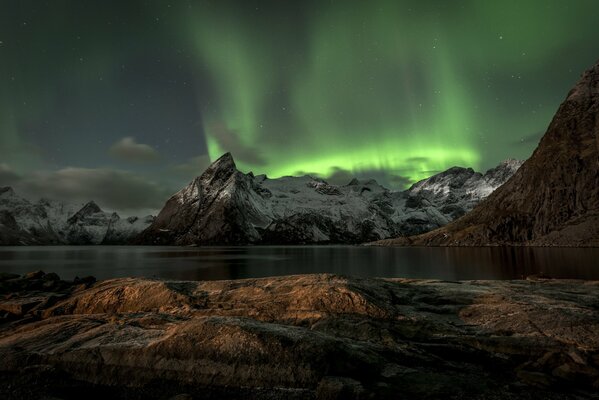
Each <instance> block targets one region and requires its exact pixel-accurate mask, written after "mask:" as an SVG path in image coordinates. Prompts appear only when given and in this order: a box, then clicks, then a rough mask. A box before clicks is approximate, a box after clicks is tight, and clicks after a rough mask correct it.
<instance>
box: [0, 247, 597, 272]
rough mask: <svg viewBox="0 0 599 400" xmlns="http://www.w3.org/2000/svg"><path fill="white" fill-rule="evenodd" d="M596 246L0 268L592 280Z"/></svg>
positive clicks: (209, 250)
mask: <svg viewBox="0 0 599 400" xmlns="http://www.w3.org/2000/svg"><path fill="white" fill-rule="evenodd" d="M598 259H599V249H571V248H500V247H494V248H489V247H480V248H418V247H415V248H369V247H359V246H296V247H283V246H278V247H277V246H273V247H270V246H268V247H191V248H190V247H133V246H80V247H76V246H56V247H0V271H4V272H14V273H19V274H22V273H25V272H28V271H32V270H37V269H42V270H45V271H48V272H49V271H54V272H57V273H58V274H59V275H60V276H62V277H64V278H65V279H71V278H73V277H75V276H84V275H94V276H96V277H97V278H99V279H106V278H114V277H124V276H145V277H156V278H166V279H186V280H205V279H208V280H214V279H239V278H255V277H266V276H275V275H291V274H307V273H320V272H328V273H335V274H345V275H354V276H361V277H404V278H428V279H445V280H462V279H519V278H522V277H525V276H528V275H533V274H540V273H542V274H545V275H549V276H552V277H555V278H574V279H599V265H598V264H599V263H597V261H596V260H598Z"/></svg>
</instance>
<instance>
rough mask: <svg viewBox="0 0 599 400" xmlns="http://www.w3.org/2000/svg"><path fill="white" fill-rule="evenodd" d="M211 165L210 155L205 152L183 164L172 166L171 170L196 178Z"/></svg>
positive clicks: (186, 176) (183, 175)
mask: <svg viewBox="0 0 599 400" xmlns="http://www.w3.org/2000/svg"><path fill="white" fill-rule="evenodd" d="M209 165H210V156H208V155H207V154H203V155H200V156H196V157H193V158H190V159H188V160H187V162H185V163H183V164H177V165H173V166H172V167H170V170H171V171H172V172H174V173H176V174H178V175H180V176H182V177H185V178H195V177H196V176H198V175H201V174H202V172H204V170H205V169H206V168H208V166H209Z"/></svg>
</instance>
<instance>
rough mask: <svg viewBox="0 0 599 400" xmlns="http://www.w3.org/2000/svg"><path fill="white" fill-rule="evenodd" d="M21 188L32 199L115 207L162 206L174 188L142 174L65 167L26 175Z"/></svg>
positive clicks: (19, 184) (119, 208)
mask: <svg viewBox="0 0 599 400" xmlns="http://www.w3.org/2000/svg"><path fill="white" fill-rule="evenodd" d="M16 186H17V190H18V192H20V193H23V194H24V195H26V196H29V197H30V198H32V199H37V198H39V197H48V198H51V199H56V200H63V201H67V202H70V203H76V202H87V201H90V200H94V201H95V202H97V203H98V204H99V205H100V206H102V207H107V208H110V209H114V210H140V209H159V208H161V207H162V206H163V205H164V201H165V200H166V199H167V198H168V197H169V195H170V194H171V190H168V189H166V188H164V186H162V185H159V184H158V183H156V182H153V181H150V180H147V179H145V178H144V177H142V176H140V175H136V174H133V173H131V172H127V171H121V170H113V169H90V168H64V169H60V170H58V171H53V172H35V173H32V174H30V175H27V176H23V177H22V178H21V179H20V181H19V182H18V184H17V185H16Z"/></svg>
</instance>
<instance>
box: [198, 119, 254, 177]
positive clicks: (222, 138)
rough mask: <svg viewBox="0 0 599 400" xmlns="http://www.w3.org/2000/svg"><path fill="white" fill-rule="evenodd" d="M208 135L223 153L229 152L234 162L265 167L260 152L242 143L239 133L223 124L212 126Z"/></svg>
mask: <svg viewBox="0 0 599 400" xmlns="http://www.w3.org/2000/svg"><path fill="white" fill-rule="evenodd" d="M210 133H211V134H212V136H213V137H214V138H215V139H216V141H217V142H218V145H219V146H220V148H221V149H222V150H223V151H229V152H231V154H233V157H234V158H235V159H236V160H239V161H242V162H246V163H248V164H252V165H255V166H262V165H266V161H265V160H264V158H263V157H262V155H261V154H260V150H258V148H256V147H254V146H250V145H247V144H245V143H243V142H242V141H241V139H240V137H239V132H236V131H234V130H231V129H229V128H228V127H227V126H226V125H225V124H224V123H222V122H220V123H216V124H213V125H212V129H211V130H210Z"/></svg>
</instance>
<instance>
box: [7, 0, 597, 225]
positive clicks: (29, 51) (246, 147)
mask: <svg viewBox="0 0 599 400" xmlns="http://www.w3.org/2000/svg"><path fill="white" fill-rule="evenodd" d="M597 21H599V2H598V1H596V0H588V1H585V0H573V1H563V0H559V1H558V0H538V1H532V0H518V1H485V0H472V1H448V0H439V1H426V0H419V1H399V0H392V1H325V0H317V1H293V2H292V1H272V2H266V1H250V0H244V1H225V0H219V1H170V2H169V1H133V0H127V1H124V0H119V1H108V0H102V1H100V0H98V1H80V0H77V1H76V0H73V1H58V0H56V1H40V0H35V1H26V0H2V1H0V185H12V186H14V187H15V189H16V190H18V191H19V192H21V193H23V194H25V195H28V196H31V197H41V196H47V197H51V198H58V199H70V200H77V201H86V200H90V199H94V200H96V201H97V202H98V203H99V204H100V205H101V206H103V207H104V208H106V209H117V210H123V211H124V213H125V214H127V213H128V212H129V213H132V212H141V211H142V210H143V211H145V210H155V209H157V208H160V207H161V205H162V204H163V202H164V200H165V199H166V198H167V197H168V196H169V195H170V194H171V193H172V192H174V191H176V190H178V189H179V188H180V187H181V186H182V185H184V184H185V183H187V182H188V181H189V180H191V179H192V178H193V177H194V176H196V175H199V174H200V173H201V172H202V170H203V169H204V168H205V167H206V166H207V165H208V163H209V162H210V160H214V159H215V158H217V157H218V156H219V155H220V154H222V153H223V152H225V151H231V152H232V153H233V156H234V158H235V159H236V161H237V164H238V166H239V167H240V169H242V170H243V171H246V172H247V171H250V170H252V171H254V173H266V174H267V175H268V176H269V177H278V176H282V175H292V174H305V173H311V174H318V175H320V176H322V177H324V178H329V179H330V180H331V181H332V182H333V183H341V184H344V183H347V182H346V181H349V179H350V177H351V176H354V175H355V176H363V177H364V176H368V177H373V178H376V179H378V180H379V181H380V182H381V183H384V184H386V185H388V186H390V187H393V188H396V189H398V188H403V187H405V186H406V185H408V184H409V183H410V182H414V181H416V180H418V179H422V178H425V177H427V176H430V175H431V174H433V173H436V172H438V171H441V170H444V169H447V168H449V167H451V166H454V165H460V166H467V167H472V168H474V169H476V170H481V171H484V170H485V169H487V168H490V167H492V166H494V165H496V164H497V163H498V162H500V161H501V160H503V159H506V158H509V157H513V158H520V159H524V158H527V157H528V156H529V155H530V154H531V152H532V150H534V148H535V147H536V145H537V143H538V140H539V138H540V137H541V135H542V133H543V132H544V130H545V129H546V127H547V125H548V124H549V122H550V120H551V117H552V116H553V114H554V112H555V110H556V109H557V106H558V105H559V103H560V102H561V101H562V100H563V99H564V97H565V96H566V94H567V92H568V90H569V89H570V88H571V86H572V85H573V84H574V83H575V82H576V80H577V79H578V77H579V76H580V74H581V73H582V72H583V71H584V70H585V69H586V68H588V67H589V66H591V65H592V64H593V63H594V62H595V61H597V59H599V31H598V29H597Z"/></svg>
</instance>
